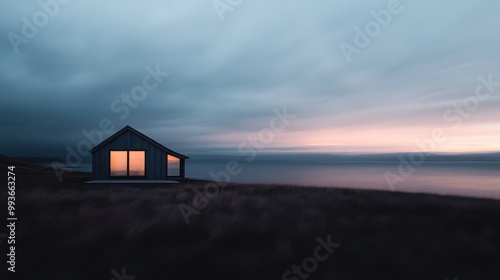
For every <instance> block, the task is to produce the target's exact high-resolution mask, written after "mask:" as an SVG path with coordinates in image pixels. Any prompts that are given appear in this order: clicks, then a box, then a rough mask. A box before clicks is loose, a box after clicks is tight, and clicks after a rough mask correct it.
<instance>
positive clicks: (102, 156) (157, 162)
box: [92, 131, 167, 180]
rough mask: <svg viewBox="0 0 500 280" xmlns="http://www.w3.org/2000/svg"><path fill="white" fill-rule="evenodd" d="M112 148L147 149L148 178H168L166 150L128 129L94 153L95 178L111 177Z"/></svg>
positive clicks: (105, 178) (104, 178)
mask: <svg viewBox="0 0 500 280" xmlns="http://www.w3.org/2000/svg"><path fill="white" fill-rule="evenodd" d="M112 150H144V151H146V179H148V180H165V179H167V154H166V153H165V151H163V150H161V149H159V148H158V147H156V146H155V145H153V144H151V143H149V142H147V141H145V140H144V139H142V138H141V137H139V136H137V135H135V134H133V133H131V132H130V131H127V132H125V133H124V134H123V135H121V136H119V137H118V138H116V139H115V140H113V141H111V142H110V143H108V144H107V145H106V146H104V147H102V148H101V149H99V150H97V151H95V153H94V154H93V158H92V171H93V174H94V179H95V180H107V179H110V177H109V152H110V151H112Z"/></svg>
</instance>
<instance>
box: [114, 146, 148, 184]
mask: <svg viewBox="0 0 500 280" xmlns="http://www.w3.org/2000/svg"><path fill="white" fill-rule="evenodd" d="M111 152H127V175H126V176H114V175H111ZM130 152H144V175H143V176H131V175H130ZM146 154H147V153H146V150H135V149H132V150H109V164H108V174H109V178H112V179H145V178H146V174H147V170H148V169H147V165H148V164H147V160H146Z"/></svg>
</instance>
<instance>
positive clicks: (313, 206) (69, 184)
mask: <svg viewBox="0 0 500 280" xmlns="http://www.w3.org/2000/svg"><path fill="white" fill-rule="evenodd" d="M11 163H13V164H16V166H17V168H16V172H17V173H16V186H17V191H16V199H17V203H18V204H17V216H18V219H19V221H18V225H17V227H16V231H17V244H16V245H17V259H16V270H17V271H18V273H21V274H22V275H23V277H22V279H51V280H57V279H65V280H66V279H85V280H89V279H92V280H94V279H105V280H109V279H113V278H114V279H116V280H120V278H119V277H117V275H116V273H118V275H120V274H122V268H125V272H126V274H127V275H131V276H135V280H142V279H152V280H154V279H158V280H160V279H293V280H296V279H313V280H314V279H385V280H387V279H439V280H444V279H454V278H455V277H458V279H460V280H465V279H471V280H477V279H492V280H493V279H500V268H499V267H500V266H499V265H498V261H499V260H500V252H499V250H498V249H499V248H500V201H496V200H487V199H472V198H460V197H450V196H435V195H423V194H405V193H396V192H382V191H367V190H346V189H336V188H311V187H291V186H264V185H261V186H255V185H239V184H230V185H228V186H226V187H224V188H221V189H220V192H219V193H218V194H217V195H213V196H212V197H211V198H210V199H208V202H207V201H204V204H206V205H203V206H205V207H204V208H203V209H199V210H198V211H199V213H198V212H197V214H193V215H191V216H190V217H189V218H190V222H189V224H187V223H186V221H185V219H184V217H183V215H182V214H181V211H180V210H179V205H182V204H184V205H188V206H190V207H193V208H194V205H193V199H194V198H195V195H196V193H197V191H201V192H203V188H204V186H205V185H206V183H205V182H193V181H186V182H183V183H182V184H178V185H169V186H151V185H121V186H120V185H89V184H84V182H85V181H86V180H88V179H89V175H88V174H83V173H73V174H69V175H66V176H65V180H64V182H63V183H59V181H58V180H57V178H56V176H55V175H54V174H53V173H52V171H51V170H46V169H44V168H40V167H36V166H31V165H29V164H26V163H23V162H18V161H13V160H11V159H8V158H5V157H2V158H1V161H0V168H2V169H4V170H6V166H7V165H8V164H11ZM5 173H6V172H5ZM195 189H196V191H195ZM1 196H2V201H3V202H5V201H6V196H7V193H6V188H3V189H2V192H1ZM2 205H5V203H2ZM198 206H199V205H198ZM2 212H5V211H4V210H2ZM4 220H5V219H4ZM0 233H1V231H0ZM329 238H330V241H331V242H334V243H338V244H339V245H340V246H337V247H336V248H335V249H334V251H333V252H330V253H328V250H327V249H325V247H324V246H323V247H322V245H321V244H323V243H324V242H328V239H329ZM318 239H319V240H322V241H323V243H322V241H318ZM0 248H1V250H2V255H3V256H5V254H4V252H5V251H6V243H5V242H2V243H1V244H0ZM316 248H320V249H321V251H320V252H321V256H322V260H317V255H318V254H316V253H317V249H316ZM323 257H324V258H323ZM313 259H314V260H313ZM2 263H4V264H3V265H2V266H6V265H5V262H2ZM314 264H317V265H314ZM294 265H296V266H301V268H298V269H299V270H297V267H295V268H293V266H294ZM304 265H305V266H306V268H304ZM5 269H6V267H5ZM294 269H295V270H294ZM287 270H290V272H289V273H288V274H287V273H286V271H287ZM112 271H115V272H116V273H112ZM297 271H299V272H297ZM308 271H310V272H308ZM284 273H285V275H284ZM2 279H4V278H2ZM121 279H129V280H131V279H132V278H127V277H122V278H121Z"/></svg>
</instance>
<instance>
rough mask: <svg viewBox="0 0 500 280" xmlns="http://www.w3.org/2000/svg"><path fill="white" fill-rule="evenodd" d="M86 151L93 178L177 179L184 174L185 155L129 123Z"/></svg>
mask: <svg viewBox="0 0 500 280" xmlns="http://www.w3.org/2000/svg"><path fill="white" fill-rule="evenodd" d="M89 152H90V153H91V154H92V175H93V177H94V180H124V179H132V180H172V179H173V180H175V179H180V178H184V177H185V174H186V173H185V167H186V159H189V157H187V156H185V155H182V154H179V153H177V152H174V151H172V150H170V149H168V148H167V147H165V146H163V145H161V144H160V143H158V142H156V141H155V140H153V139H151V138H149V137H148V136H146V135H144V134H142V133H141V132H139V131H137V130H135V129H133V128H132V127H130V126H126V127H124V128H122V129H121V130H120V131H118V132H116V133H115V134H113V135H111V136H110V137H109V138H107V139H106V140H104V141H103V142H102V143H100V144H99V145H97V146H95V147H94V148H93V149H91V150H90V151H89Z"/></svg>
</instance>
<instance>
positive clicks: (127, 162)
mask: <svg viewBox="0 0 500 280" xmlns="http://www.w3.org/2000/svg"><path fill="white" fill-rule="evenodd" d="M110 175H111V176H115V177H120V176H121V177H126V176H130V177H140V176H145V175H146V152H145V151H111V153H110Z"/></svg>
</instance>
